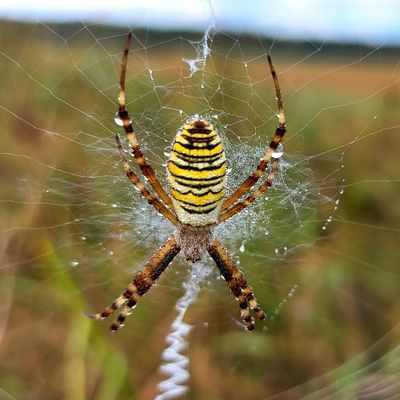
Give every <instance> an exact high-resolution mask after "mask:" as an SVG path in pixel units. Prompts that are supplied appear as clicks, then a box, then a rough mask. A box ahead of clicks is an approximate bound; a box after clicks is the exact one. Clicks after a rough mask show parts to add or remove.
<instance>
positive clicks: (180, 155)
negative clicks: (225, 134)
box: [167, 119, 226, 226]
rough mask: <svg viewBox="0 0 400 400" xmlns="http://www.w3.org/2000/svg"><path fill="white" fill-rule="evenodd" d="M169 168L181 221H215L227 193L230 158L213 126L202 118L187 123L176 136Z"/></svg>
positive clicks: (171, 188)
mask: <svg viewBox="0 0 400 400" xmlns="http://www.w3.org/2000/svg"><path fill="white" fill-rule="evenodd" d="M167 171H168V181H169V186H170V193H171V196H172V202H173V204H174V207H175V211H176V213H177V216H178V219H179V221H180V222H182V223H183V224H188V225H192V226H204V225H210V224H213V223H215V222H216V221H217V218H218V214H219V211H220V209H221V205H222V199H223V196H224V193H225V186H226V161H225V153H224V149H223V147H222V144H221V140H220V138H219V136H218V134H217V133H216V132H215V131H214V128H213V126H212V125H210V124H209V123H208V122H206V121H204V120H202V119H196V120H193V121H189V122H187V123H186V124H185V125H184V126H183V127H182V128H181V129H180V130H179V131H178V133H177V135H176V137H175V140H174V143H173V145H172V151H171V155H170V157H169V160H168V166H167Z"/></svg>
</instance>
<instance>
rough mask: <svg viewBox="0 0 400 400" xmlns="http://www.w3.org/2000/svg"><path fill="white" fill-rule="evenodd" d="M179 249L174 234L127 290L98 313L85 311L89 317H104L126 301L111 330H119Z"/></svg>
mask: <svg viewBox="0 0 400 400" xmlns="http://www.w3.org/2000/svg"><path fill="white" fill-rule="evenodd" d="M179 251H180V247H179V245H178V243H177V241H176V239H175V236H172V237H171V238H170V239H168V241H167V242H166V243H165V245H164V246H162V247H161V248H160V249H159V250H158V251H157V252H156V253H155V254H154V255H153V257H151V258H150V260H149V261H148V262H147V264H146V265H145V267H144V268H143V271H142V272H140V273H139V274H137V275H136V276H135V277H134V279H133V281H132V283H130V284H129V285H128V287H127V288H126V289H125V291H124V292H123V293H122V294H121V295H120V296H119V297H117V298H116V299H115V300H114V301H113V302H112V303H111V304H110V305H109V306H108V307H106V308H104V309H103V311H101V312H98V313H94V314H90V313H87V312H85V314H86V315H87V316H88V317H89V318H93V319H104V318H107V317H109V316H110V315H111V314H112V313H113V312H114V311H116V310H117V309H119V308H121V307H122V306H123V305H124V304H125V303H126V305H125V307H124V308H123V309H122V311H121V313H120V314H119V316H118V318H117V319H116V320H115V321H114V322H113V324H112V325H111V330H112V331H114V332H115V331H117V330H118V329H119V328H120V327H122V326H123V325H124V323H125V319H126V318H127V317H128V316H129V315H131V314H132V312H133V308H134V307H135V306H136V304H137V302H138V301H139V300H140V298H141V297H142V296H143V295H144V294H146V293H147V291H148V290H149V289H150V288H151V287H152V286H153V285H154V283H155V281H156V280H157V279H158V278H159V277H160V275H161V274H162V273H163V272H164V270H165V269H166V268H167V267H168V265H169V264H170V263H171V262H172V260H173V259H174V258H175V256H176V255H177V254H178V253H179Z"/></svg>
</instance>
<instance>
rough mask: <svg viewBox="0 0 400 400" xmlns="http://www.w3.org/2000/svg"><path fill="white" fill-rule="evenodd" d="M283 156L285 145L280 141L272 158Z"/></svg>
mask: <svg viewBox="0 0 400 400" xmlns="http://www.w3.org/2000/svg"><path fill="white" fill-rule="evenodd" d="M282 156H283V146H282V143H279V144H278V146H277V147H276V149H275V151H274V152H273V153H272V158H280V157H282Z"/></svg>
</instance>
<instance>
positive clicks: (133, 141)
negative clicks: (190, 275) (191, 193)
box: [118, 33, 174, 210]
mask: <svg viewBox="0 0 400 400" xmlns="http://www.w3.org/2000/svg"><path fill="white" fill-rule="evenodd" d="M131 41H132V34H131V33H129V35H128V37H127V39H126V44H125V50H124V55H123V58H122V65H121V74H120V80H119V94H118V116H119V118H120V119H121V124H122V126H123V128H124V130H125V133H126V137H127V139H128V141H129V144H130V146H131V149H132V152H133V155H134V157H135V160H136V162H137V164H138V165H139V167H140V169H141V170H142V172H143V174H144V176H145V177H146V178H147V180H148V182H149V184H150V186H151V187H152V188H153V189H154V191H155V192H156V193H157V194H158V196H159V197H160V198H161V200H162V201H163V202H164V204H166V206H167V207H168V208H170V209H171V210H173V209H174V208H173V205H172V201H171V199H170V197H169V195H168V194H167V192H166V191H165V190H164V188H163V187H162V186H161V183H160V181H159V180H158V179H157V177H156V175H155V173H154V170H153V168H152V167H151V165H150V164H149V163H148V162H147V160H146V159H145V157H144V155H143V152H142V149H141V148H140V146H139V143H138V140H137V138H136V135H135V132H134V130H133V126H132V120H131V118H130V116H129V113H128V110H127V108H126V97H125V75H126V67H127V63H128V55H129V48H130V45H131Z"/></svg>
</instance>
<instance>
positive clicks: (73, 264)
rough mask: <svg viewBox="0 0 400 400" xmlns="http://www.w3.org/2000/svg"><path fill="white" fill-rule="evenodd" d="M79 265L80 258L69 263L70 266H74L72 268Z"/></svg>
mask: <svg viewBox="0 0 400 400" xmlns="http://www.w3.org/2000/svg"><path fill="white" fill-rule="evenodd" d="M78 265H79V261H78V260H72V261H71V262H70V263H69V266H70V267H72V268H75V267H77V266H78Z"/></svg>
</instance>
